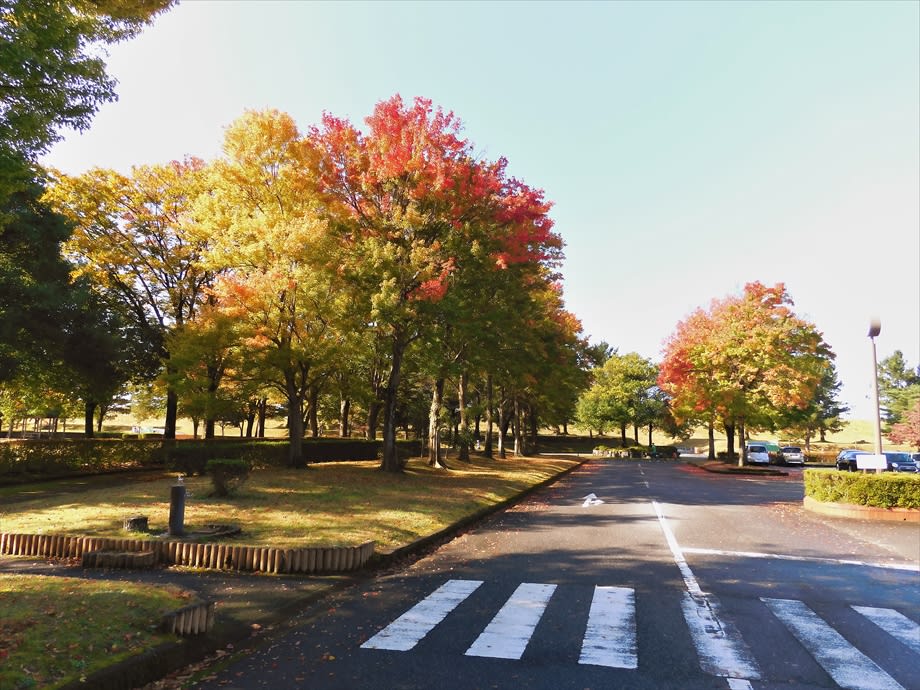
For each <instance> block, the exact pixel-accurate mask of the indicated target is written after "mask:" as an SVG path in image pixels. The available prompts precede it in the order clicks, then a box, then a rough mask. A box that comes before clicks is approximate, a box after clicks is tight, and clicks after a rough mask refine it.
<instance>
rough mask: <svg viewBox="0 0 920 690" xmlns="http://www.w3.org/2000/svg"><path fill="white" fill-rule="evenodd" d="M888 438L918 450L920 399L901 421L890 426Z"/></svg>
mask: <svg viewBox="0 0 920 690" xmlns="http://www.w3.org/2000/svg"><path fill="white" fill-rule="evenodd" d="M888 438H889V439H890V440H891V441H892V442H893V443H903V444H904V445H910V446H913V447H914V448H916V449H917V450H920V399H918V400H917V401H916V402H915V403H914V406H913V407H912V408H911V409H909V410H908V411H907V413H906V414H905V415H904V418H903V420H902V421H900V422H897V423H895V424H892V425H891V429H890V430H889V432H888Z"/></svg>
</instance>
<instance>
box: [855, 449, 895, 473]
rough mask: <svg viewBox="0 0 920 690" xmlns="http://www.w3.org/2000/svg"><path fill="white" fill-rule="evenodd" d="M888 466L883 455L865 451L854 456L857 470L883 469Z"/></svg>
mask: <svg viewBox="0 0 920 690" xmlns="http://www.w3.org/2000/svg"><path fill="white" fill-rule="evenodd" d="M887 468H888V461H887V460H886V459H885V456H884V455H874V454H871V453H866V454H865V455H857V456H856V469H858V470H884V469H887Z"/></svg>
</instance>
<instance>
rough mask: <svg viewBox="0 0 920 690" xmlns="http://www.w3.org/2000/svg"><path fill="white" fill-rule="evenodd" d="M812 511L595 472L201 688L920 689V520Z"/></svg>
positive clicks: (733, 485) (655, 465) (733, 488)
mask: <svg viewBox="0 0 920 690" xmlns="http://www.w3.org/2000/svg"><path fill="white" fill-rule="evenodd" d="M801 504H802V483H801V474H800V470H791V471H790V476H788V477H783V478H740V477H732V476H724V475H715V474H706V473H703V472H701V471H699V470H693V469H691V468H689V467H688V466H686V465H677V464H675V463H673V462H654V461H592V462H589V463H587V464H585V465H584V466H583V467H582V468H581V469H579V470H578V471H576V472H574V473H573V474H570V475H568V476H567V477H566V478H564V479H563V480H561V481H560V482H557V483H556V484H555V485H553V486H552V487H549V488H547V489H545V490H543V491H541V492H539V493H537V494H535V495H533V496H532V497H531V498H530V499H528V500H527V501H525V502H523V503H521V504H519V505H517V506H516V507H514V508H512V509H510V510H507V511H504V512H502V513H500V514H498V515H496V516H494V517H493V518H491V519H489V520H488V521H486V522H485V523H483V524H482V525H480V526H479V527H477V528H476V529H474V530H471V531H470V532H467V533H466V534H464V535H463V536H460V537H458V538H456V539H454V540H453V541H451V542H450V543H448V544H446V545H445V546H443V547H441V548H440V549H438V550H437V551H436V552H434V553H432V554H431V555H429V556H427V557H425V558H423V559H421V560H419V561H417V562H416V563H414V564H412V565H411V566H409V567H407V568H405V569H402V570H399V571H394V572H392V573H389V574H385V575H383V576H381V577H378V578H376V579H374V580H370V581H366V582H363V583H360V584H357V585H355V586H353V587H351V588H349V589H347V590H345V591H344V592H341V593H339V594H337V595H335V596H334V597H332V598H330V599H327V600H325V601H324V602H323V604H322V605H321V606H318V607H316V608H314V609H312V610H311V611H309V612H308V613H307V614H305V615H304V616H303V618H302V621H301V623H300V625H299V626H297V627H295V628H293V629H292V630H290V631H289V632H288V633H286V634H285V635H284V636H280V637H276V638H274V639H271V640H268V641H266V642H265V643H264V644H263V646H262V647H261V648H258V649H256V650H253V651H251V652H250V653H248V654H247V655H245V656H244V657H242V658H237V659H236V660H235V661H234V662H233V663H232V664H231V665H229V666H226V667H224V668H222V669H221V670H219V671H215V672H214V673H212V674H211V675H210V676H209V677H208V679H207V680H205V681H204V682H202V683H200V684H199V685H198V686H196V687H205V688H224V689H226V688H261V687H271V688H299V687H302V688H348V689H355V688H386V689H388V690H390V689H396V688H438V689H439V690H441V689H443V690H448V689H457V690H460V689H463V690H469V689H471V688H547V689H550V688H551V689H553V690H561V689H567V688H598V689H599V688H681V689H686V688H753V689H757V690H760V689H766V688H790V687H796V688H836V687H848V688H860V689H863V688H867V689H868V688H906V689H911V688H914V689H916V688H920V625H918V621H920V529H918V527H917V526H916V525H908V524H901V523H899V524H891V523H869V522H863V521H855V520H832V519H829V518H824V517H820V516H816V515H814V514H811V513H808V512H806V511H804V510H803V509H802V507H801ZM854 607H855V608H854Z"/></svg>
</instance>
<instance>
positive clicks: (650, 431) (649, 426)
mask: <svg viewBox="0 0 920 690" xmlns="http://www.w3.org/2000/svg"><path fill="white" fill-rule="evenodd" d="M648 447H649V448H651V447H652V423H651V422H649V425H648Z"/></svg>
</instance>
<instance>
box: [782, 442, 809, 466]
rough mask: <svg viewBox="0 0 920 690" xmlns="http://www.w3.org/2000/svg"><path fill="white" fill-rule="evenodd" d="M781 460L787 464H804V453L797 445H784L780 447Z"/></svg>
mask: <svg viewBox="0 0 920 690" xmlns="http://www.w3.org/2000/svg"><path fill="white" fill-rule="evenodd" d="M781 450H782V453H783V462H785V463H786V464H787V465H804V464H805V453H803V452H802V449H801V448H799V447H798V446H784V447H783V448H782V449H781Z"/></svg>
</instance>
